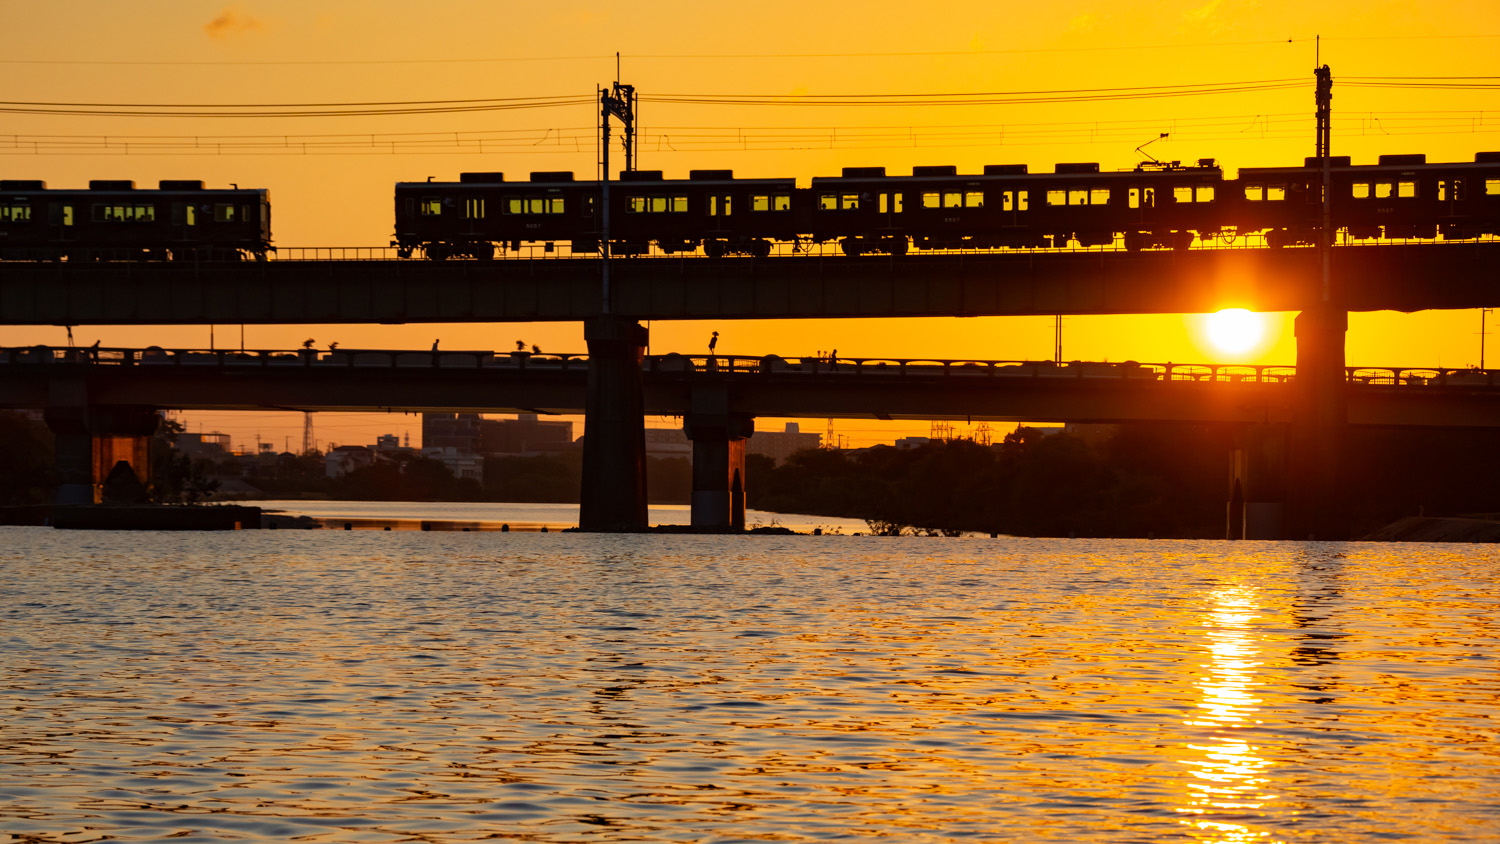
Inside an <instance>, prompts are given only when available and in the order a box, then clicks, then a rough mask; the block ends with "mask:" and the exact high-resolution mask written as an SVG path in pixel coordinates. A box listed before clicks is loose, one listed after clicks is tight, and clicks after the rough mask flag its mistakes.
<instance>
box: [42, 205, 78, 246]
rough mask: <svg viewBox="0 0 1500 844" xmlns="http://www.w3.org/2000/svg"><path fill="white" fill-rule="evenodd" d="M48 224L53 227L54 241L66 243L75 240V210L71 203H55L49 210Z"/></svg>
mask: <svg viewBox="0 0 1500 844" xmlns="http://www.w3.org/2000/svg"><path fill="white" fill-rule="evenodd" d="M47 216H48V222H50V223H51V224H52V226H53V230H52V236H53V240H55V241H58V242H60V243H66V242H67V241H70V240H72V239H73V221H74V210H73V204H72V203H71V202H53V203H51V204H50V206H49V208H48V210H47Z"/></svg>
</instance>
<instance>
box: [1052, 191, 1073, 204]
mask: <svg viewBox="0 0 1500 844" xmlns="http://www.w3.org/2000/svg"><path fill="white" fill-rule="evenodd" d="M1047 204H1048V205H1067V204H1068V192H1067V191H1064V190H1049V191H1047Z"/></svg>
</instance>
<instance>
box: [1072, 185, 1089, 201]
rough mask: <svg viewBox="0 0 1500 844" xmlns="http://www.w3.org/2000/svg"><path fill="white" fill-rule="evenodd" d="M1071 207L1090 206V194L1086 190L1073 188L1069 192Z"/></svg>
mask: <svg viewBox="0 0 1500 844" xmlns="http://www.w3.org/2000/svg"><path fill="white" fill-rule="evenodd" d="M1068 204H1069V205H1088V204H1089V192H1088V190H1087V189H1086V188H1072V189H1070V190H1069V191H1068Z"/></svg>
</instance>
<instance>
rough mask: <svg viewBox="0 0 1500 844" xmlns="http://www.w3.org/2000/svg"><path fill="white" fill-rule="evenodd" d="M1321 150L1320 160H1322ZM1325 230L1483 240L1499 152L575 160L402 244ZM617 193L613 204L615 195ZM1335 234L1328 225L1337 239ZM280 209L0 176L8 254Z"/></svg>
mask: <svg viewBox="0 0 1500 844" xmlns="http://www.w3.org/2000/svg"><path fill="white" fill-rule="evenodd" d="M1325 164H1326V168H1325ZM1325 169H1326V171H1327V174H1328V179H1329V185H1330V186H1331V199H1332V201H1331V203H1330V207H1331V214H1332V219H1331V221H1330V223H1331V225H1329V226H1328V227H1327V228H1326V231H1328V232H1330V233H1337V234H1342V236H1343V237H1344V238H1345V239H1346V240H1349V241H1359V240H1369V239H1377V238H1387V239H1406V238H1415V239H1437V238H1442V239H1444V240H1473V239H1477V238H1481V237H1486V236H1495V235H1500V152H1480V153H1477V154H1476V155H1475V157H1474V160H1473V161H1472V162H1450V163H1428V162H1427V159H1426V156H1425V155H1421V154H1410V155H1382V156H1380V157H1379V160H1378V161H1377V163H1375V164H1359V165H1356V164H1353V163H1351V161H1350V159H1349V157H1348V156H1333V157H1330V158H1329V159H1328V160H1327V161H1326V162H1325V161H1324V160H1323V159H1321V158H1309V159H1306V160H1304V162H1303V163H1302V165H1301V166H1290V167H1247V168H1241V169H1240V170H1239V173H1238V178H1226V177H1225V174H1224V170H1223V168H1222V167H1220V166H1219V164H1218V162H1217V161H1215V160H1214V159H1199V160H1198V161H1195V162H1188V163H1182V162H1177V161H1170V162H1167V161H1154V160H1153V161H1147V162H1144V163H1142V164H1140V165H1138V166H1137V167H1135V168H1134V169H1130V170H1120V171H1106V170H1101V169H1100V167H1099V165H1098V164H1097V163H1087V162H1074V163H1062V164H1057V165H1056V166H1055V167H1054V168H1053V170H1052V172H1050V173H1032V172H1030V170H1029V168H1028V166H1027V165H1025V164H992V165H986V166H984V167H983V168H982V170H981V172H978V173H959V172H958V168H957V167H955V166H952V165H929V166H918V167H914V168H912V171H911V173H910V174H909V175H894V174H887V173H886V170H885V168H883V167H845V168H843V171H842V172H841V173H840V175H838V176H817V177H814V178H812V179H811V180H810V182H809V183H808V186H807V187H798V185H797V180H796V179H794V178H737V177H736V176H735V174H734V171H732V170H691V171H689V173H688V177H687V178H686V179H667V178H665V177H664V175H663V173H662V171H660V170H633V171H627V172H623V173H620V174H619V179H618V180H617V181H614V180H612V181H610V182H609V183H608V184H605V183H601V182H600V181H599V180H597V179H578V178H575V176H574V174H573V173H572V172H569V171H540V172H533V173H530V174H529V177H528V178H527V179H526V180H525V181H519V180H507V179H506V178H505V174H504V173H500V172H473V173H462V174H460V175H459V177H458V180H457V181H447V182H439V181H433V180H428V181H424V182H398V183H397V184H396V185H395V193H394V198H395V209H394V211H395V214H394V218H395V231H394V235H393V239H392V240H391V246H392V247H394V248H395V251H396V254H397V255H398V256H399V257H401V258H413V257H418V258H426V259H429V260H435V261H441V260H448V259H471V260H490V259H493V258H495V257H498V256H503V255H505V254H507V253H513V252H516V251H517V250H520V249H521V248H522V247H523V246H532V245H541V246H542V248H544V249H545V250H548V251H551V250H554V249H557V248H560V247H565V248H566V249H568V250H569V251H570V252H571V253H573V254H575V255H576V254H591V253H598V252H599V251H600V250H601V246H602V243H601V240H602V239H603V237H604V234H603V232H604V231H605V224H606V218H607V221H608V231H609V241H610V242H609V247H610V250H609V251H610V254H612V255H617V256H639V255H647V254H652V253H661V254H666V255H687V254H702V255H705V256H708V257H710V258H723V257H732V256H747V257H752V258H763V257H766V256H768V255H770V254H771V253H772V252H773V251H782V252H791V253H796V252H804V251H810V250H812V249H813V248H814V247H817V246H819V245H821V244H836V245H837V246H838V248H839V249H841V250H842V252H843V253H844V254H846V255H850V256H859V255H892V256H899V255H905V254H907V253H908V252H910V251H912V250H916V251H934V250H952V249H979V250H1006V249H1057V248H1065V247H1070V246H1073V245H1075V244H1076V245H1078V246H1082V247H1101V246H1114V245H1117V246H1120V247H1122V248H1124V249H1126V250H1128V251H1132V252H1136V251H1140V250H1145V249H1187V248H1190V247H1191V246H1193V244H1195V243H1205V244H1208V243H1223V244H1234V243H1246V244H1253V245H1261V244H1264V245H1265V246H1267V247H1270V248H1282V247H1288V246H1299V245H1310V244H1314V243H1316V242H1317V239H1318V237H1319V233H1320V232H1323V231H1325V227H1324V226H1323V220H1322V214H1323V203H1322V196H1323V189H1324V187H1323V186H1324V172H1325ZM606 203H607V207H606ZM1325 236H1327V237H1331V236H1332V234H1330V235H1325ZM274 250H275V247H274V246H272V245H271V205H270V198H269V193H268V191H266V190H263V189H253V188H252V189H241V188H239V187H238V186H237V185H233V186H231V187H230V188H228V189H209V188H205V187H204V186H203V183H202V182H201V181H183V180H169V181H162V182H160V183H159V184H158V186H157V187H156V188H155V189H145V188H142V189H137V188H136V186H135V184H134V183H133V182H128V181H115V180H96V181H91V182H90V183H89V187H88V189H87V190H78V189H61V190H59V189H48V188H47V185H46V183H45V182H41V181H32V180H14V179H7V180H0V259H3V260H54V261H55V260H68V261H79V260H245V259H254V260H265V259H266V258H267V256H268V254H269V253H271V252H273V251H274Z"/></svg>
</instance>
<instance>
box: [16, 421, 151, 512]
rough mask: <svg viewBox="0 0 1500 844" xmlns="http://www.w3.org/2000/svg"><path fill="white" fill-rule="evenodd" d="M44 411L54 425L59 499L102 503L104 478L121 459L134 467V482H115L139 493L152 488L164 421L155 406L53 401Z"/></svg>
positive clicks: (56, 497)
mask: <svg viewBox="0 0 1500 844" xmlns="http://www.w3.org/2000/svg"><path fill="white" fill-rule="evenodd" d="M43 417H44V418H45V419H46V422H47V427H48V428H50V429H51V430H52V436H53V455H54V456H53V465H54V466H55V467H56V469H57V474H58V484H57V493H56V494H55V495H54V496H53V503H54V504H56V505H58V506H80V505H89V504H99V503H102V502H103V501H104V497H105V496H104V493H105V481H106V480H107V479H108V478H109V477H110V472H111V471H112V470H113V469H114V468H115V466H116V464H118V463H120V462H121V461H124V463H125V464H126V465H127V466H128V467H129V469H130V472H131V474H132V475H133V482H132V480H131V478H124V483H120V482H118V481H117V482H116V487H117V488H124V489H133V490H134V491H135V493H136V494H137V495H138V496H139V497H144V496H145V495H146V494H147V493H148V491H149V489H150V484H151V438H152V436H153V435H154V434H155V433H156V428H157V426H158V425H159V424H160V423H161V417H160V416H159V415H157V412H156V408H154V407H142V406H134V405H130V406H107V407H99V406H93V407H90V406H88V405H83V404H53V405H49V406H48V407H47V408H45V409H44V410H43ZM122 503H123V502H122ZM130 503H134V501H133V500H132V501H131V502H130Z"/></svg>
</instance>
